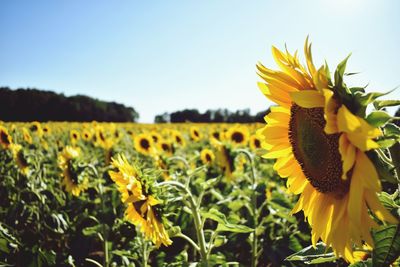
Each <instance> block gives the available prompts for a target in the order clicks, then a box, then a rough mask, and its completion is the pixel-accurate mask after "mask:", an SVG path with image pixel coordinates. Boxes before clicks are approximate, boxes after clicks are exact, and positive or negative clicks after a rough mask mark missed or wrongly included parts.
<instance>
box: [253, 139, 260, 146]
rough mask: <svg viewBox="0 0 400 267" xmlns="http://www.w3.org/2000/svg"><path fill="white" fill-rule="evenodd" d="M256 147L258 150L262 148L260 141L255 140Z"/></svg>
mask: <svg viewBox="0 0 400 267" xmlns="http://www.w3.org/2000/svg"><path fill="white" fill-rule="evenodd" d="M254 146H255V147H256V148H260V147H261V143H260V140H258V139H255V140H254Z"/></svg>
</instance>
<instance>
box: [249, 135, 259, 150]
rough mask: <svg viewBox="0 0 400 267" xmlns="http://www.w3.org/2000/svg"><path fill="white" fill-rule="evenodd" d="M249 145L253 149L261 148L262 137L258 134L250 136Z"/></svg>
mask: <svg viewBox="0 0 400 267" xmlns="http://www.w3.org/2000/svg"><path fill="white" fill-rule="evenodd" d="M249 145H250V148H251V149H252V150H257V149H259V148H261V137H259V136H258V135H256V134H254V135H252V136H250V140H249Z"/></svg>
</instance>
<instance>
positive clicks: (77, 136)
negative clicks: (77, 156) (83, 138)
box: [69, 130, 80, 144]
mask: <svg viewBox="0 0 400 267" xmlns="http://www.w3.org/2000/svg"><path fill="white" fill-rule="evenodd" d="M69 138H70V140H71V143H72V144H76V142H78V141H79V139H80V134H79V132H78V131H76V130H71V131H70V132H69Z"/></svg>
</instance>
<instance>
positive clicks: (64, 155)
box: [58, 146, 89, 196]
mask: <svg viewBox="0 0 400 267" xmlns="http://www.w3.org/2000/svg"><path fill="white" fill-rule="evenodd" d="M80 154H81V153H80V150H79V148H74V147H71V146H66V147H65V148H64V149H63V151H62V152H61V153H60V155H59V157H58V166H59V168H60V169H61V170H62V174H61V177H62V178H63V180H62V184H63V186H64V187H65V190H66V191H67V192H69V193H71V194H72V195H74V196H79V195H80V193H81V192H82V191H85V190H86V189H87V188H88V182H89V181H88V178H87V177H86V174H85V172H84V171H83V170H82V168H81V167H80V166H79V164H78V163H79V162H78V158H79V156H80Z"/></svg>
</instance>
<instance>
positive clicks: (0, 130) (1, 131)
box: [0, 125, 12, 149]
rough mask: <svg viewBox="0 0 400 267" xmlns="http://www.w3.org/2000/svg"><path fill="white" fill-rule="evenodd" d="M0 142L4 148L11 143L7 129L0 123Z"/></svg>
mask: <svg viewBox="0 0 400 267" xmlns="http://www.w3.org/2000/svg"><path fill="white" fill-rule="evenodd" d="M0 144H1V146H2V147H3V148H4V149H8V148H9V147H10V146H11V145H12V137H11V135H10V134H9V133H8V131H7V129H6V128H5V127H3V126H1V125H0Z"/></svg>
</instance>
